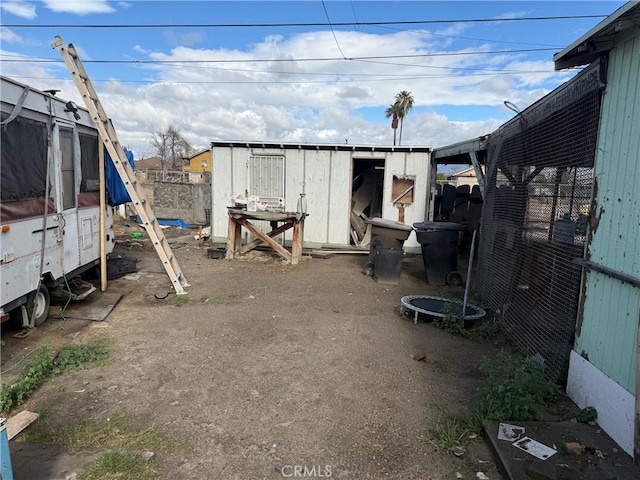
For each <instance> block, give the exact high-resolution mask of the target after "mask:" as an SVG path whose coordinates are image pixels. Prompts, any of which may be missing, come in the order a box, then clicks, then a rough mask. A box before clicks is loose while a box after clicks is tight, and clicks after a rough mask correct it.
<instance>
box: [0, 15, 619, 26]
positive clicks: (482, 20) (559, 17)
mask: <svg viewBox="0 0 640 480" xmlns="http://www.w3.org/2000/svg"><path fill="white" fill-rule="evenodd" d="M607 16H608V15H556V16H550V17H518V18H467V19H458V20H401V21H384V22H362V21H356V22H334V23H325V22H310V23H147V24H145V23H135V24H134V23H130V24H119V25H116V24H99V23H93V24H77V23H39V24H28V23H5V24H0V26H3V27H7V28H254V27H261V28H268V27H329V26H331V25H333V26H334V27H353V26H362V25H368V26H376V25H437V24H448V23H488V22H523V21H547V20H579V19H588V18H606V17H607Z"/></svg>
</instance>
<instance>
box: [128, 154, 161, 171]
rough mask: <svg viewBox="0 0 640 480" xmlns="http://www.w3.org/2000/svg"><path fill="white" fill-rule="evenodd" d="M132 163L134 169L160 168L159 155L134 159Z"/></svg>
mask: <svg viewBox="0 0 640 480" xmlns="http://www.w3.org/2000/svg"><path fill="white" fill-rule="evenodd" d="M134 165H135V168H136V170H161V169H162V160H161V159H160V157H149V158H142V159H140V160H136V161H135V163H134Z"/></svg>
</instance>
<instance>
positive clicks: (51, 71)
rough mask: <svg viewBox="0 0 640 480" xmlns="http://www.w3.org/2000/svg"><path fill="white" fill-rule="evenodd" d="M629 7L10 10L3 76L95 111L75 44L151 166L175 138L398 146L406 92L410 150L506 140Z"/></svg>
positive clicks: (296, 5) (204, 4)
mask: <svg viewBox="0 0 640 480" xmlns="http://www.w3.org/2000/svg"><path fill="white" fill-rule="evenodd" d="M623 3H624V2H620V1H601V2H585V1H567V2H551V1H536V2H514V1H508V2H507V1H504V2H500V1H498V2H485V1H472V2H461V1H448V2H430V1H426V2H425V1H409V2H396V1H392V2H389V1H373V2H364V1H356V0H353V1H327V0H325V2H322V1H301V2H294V1H284V2H270V1H261V2H244V1H233V2H213V1H192V2H189V1H126V2H118V1H105V0H46V1H41V2H38V1H21V0H18V1H12V0H3V1H2V3H0V9H1V11H0V13H1V15H2V18H1V27H0V40H1V45H0V62H1V63H0V68H1V72H2V75H5V76H8V77H11V78H13V79H15V80H18V81H20V82H22V83H26V84H29V85H31V86H33V87H35V88H40V89H52V88H55V89H59V90H61V93H59V94H58V95H59V96H60V97H62V98H65V99H72V100H76V101H77V102H80V97H79V95H78V93H77V91H76V90H75V87H74V85H73V83H71V81H70V76H69V73H68V71H67V70H66V69H65V67H64V64H63V63H62V60H61V57H60V54H59V53H58V51H57V50H53V49H52V48H51V46H50V44H51V42H52V41H53V38H54V37H55V36H56V35H60V36H62V38H63V40H64V41H65V42H66V43H73V44H74V45H75V47H76V49H77V50H78V51H79V53H80V56H81V59H82V60H83V61H84V64H85V67H86V69H87V71H88V73H89V75H90V77H91V79H92V81H93V83H94V86H95V88H96V90H97V91H98V94H99V95H100V99H101V101H102V103H103V105H104V106H105V110H106V111H107V113H108V114H109V116H110V117H111V118H112V120H113V122H114V125H115V127H116V130H117V132H118V135H119V137H120V140H121V143H122V144H124V145H126V146H129V147H130V148H131V149H132V150H133V151H134V153H135V155H136V158H138V157H142V156H149V155H153V153H154V152H153V150H152V148H151V146H150V144H149V137H150V133H149V132H150V131H151V130H156V131H157V130H164V129H166V128H167V127H168V126H169V125H173V126H175V127H177V128H178V129H179V130H180V131H181V132H182V134H183V135H184V137H185V138H186V139H187V140H188V141H189V142H190V143H191V144H192V146H194V147H195V148H197V149H204V148H207V147H208V145H209V142H211V141H213V140H246V141H276V142H295V143H298V142H300V143H345V142H346V141H347V142H348V143H350V144H375V145H390V144H392V143H393V131H392V130H391V128H390V120H389V119H386V118H385V115H384V111H385V109H386V108H387V107H388V106H389V105H390V104H391V103H392V102H393V99H394V95H395V94H396V93H397V92H399V91H400V90H408V91H410V92H411V93H412V95H413V97H414V99H415V106H414V109H413V110H412V111H411V112H410V114H409V115H408V116H407V118H406V120H405V124H404V131H403V134H402V144H403V145H431V146H434V147H438V146H444V145H447V144H451V143H454V142H458V141H462V140H466V139H469V138H472V137H475V136H478V135H483V134H486V133H490V132H491V131H493V130H494V129H495V128H496V127H498V126H499V125H500V124H502V123H504V122H505V121H506V120H508V119H509V118H510V117H511V116H512V115H513V112H512V111H510V110H508V109H507V108H505V106H504V102H505V100H507V101H509V102H511V103H513V104H514V105H516V106H517V107H518V108H520V109H523V108H525V107H526V106H528V105H530V104H531V103H533V102H534V101H535V100H537V99H538V98H540V97H542V96H543V95H545V94H546V93H547V92H549V91H550V90H552V89H553V88H555V87H556V86H557V85H559V84H560V83H562V82H564V81H566V80H567V79H569V78H570V77H572V76H573V75H575V74H576V73H577V71H576V70H572V71H566V72H554V69H553V62H552V60H551V59H552V56H553V54H554V53H555V52H557V51H559V50H561V49H562V48H564V47H565V46H567V45H568V44H570V43H571V42H573V41H574V40H576V39H577V38H578V37H579V36H580V35H582V34H583V33H584V32H586V31H587V30H589V29H590V28H592V27H593V26H595V25H596V24H597V23H599V22H600V21H601V20H602V19H603V17H602V16H603V15H604V16H606V15H608V14H610V13H612V12H613V11H615V10H616V9H617V8H618V7H619V6H621V5H622V4H623ZM579 16H582V18H577V17H579ZM548 17H563V18H556V19H549V18H548ZM514 19H515V20H514ZM471 20H476V21H471ZM477 20H481V21H477Z"/></svg>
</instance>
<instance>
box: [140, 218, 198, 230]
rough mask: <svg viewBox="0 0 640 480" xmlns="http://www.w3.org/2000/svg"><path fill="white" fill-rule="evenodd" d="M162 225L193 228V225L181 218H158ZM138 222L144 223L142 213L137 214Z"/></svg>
mask: <svg viewBox="0 0 640 480" xmlns="http://www.w3.org/2000/svg"><path fill="white" fill-rule="evenodd" d="M156 220H158V223H159V224H160V225H170V226H172V227H180V228H191V226H190V225H189V224H188V223H187V222H185V221H184V220H182V219H181V218H157V219H156ZM136 222H138V223H142V219H141V218H140V215H137V216H136Z"/></svg>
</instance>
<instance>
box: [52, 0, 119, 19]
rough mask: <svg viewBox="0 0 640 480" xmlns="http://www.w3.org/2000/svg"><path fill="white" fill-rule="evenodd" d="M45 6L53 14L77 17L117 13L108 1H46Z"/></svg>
mask: <svg viewBox="0 0 640 480" xmlns="http://www.w3.org/2000/svg"><path fill="white" fill-rule="evenodd" d="M44 4H45V5H46V6H47V8H48V9H49V10H51V11H53V12H57V13H71V14H75V15H90V14H93V13H112V12H114V11H115V9H114V8H113V7H112V6H111V5H109V2H108V1H107V0H44Z"/></svg>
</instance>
